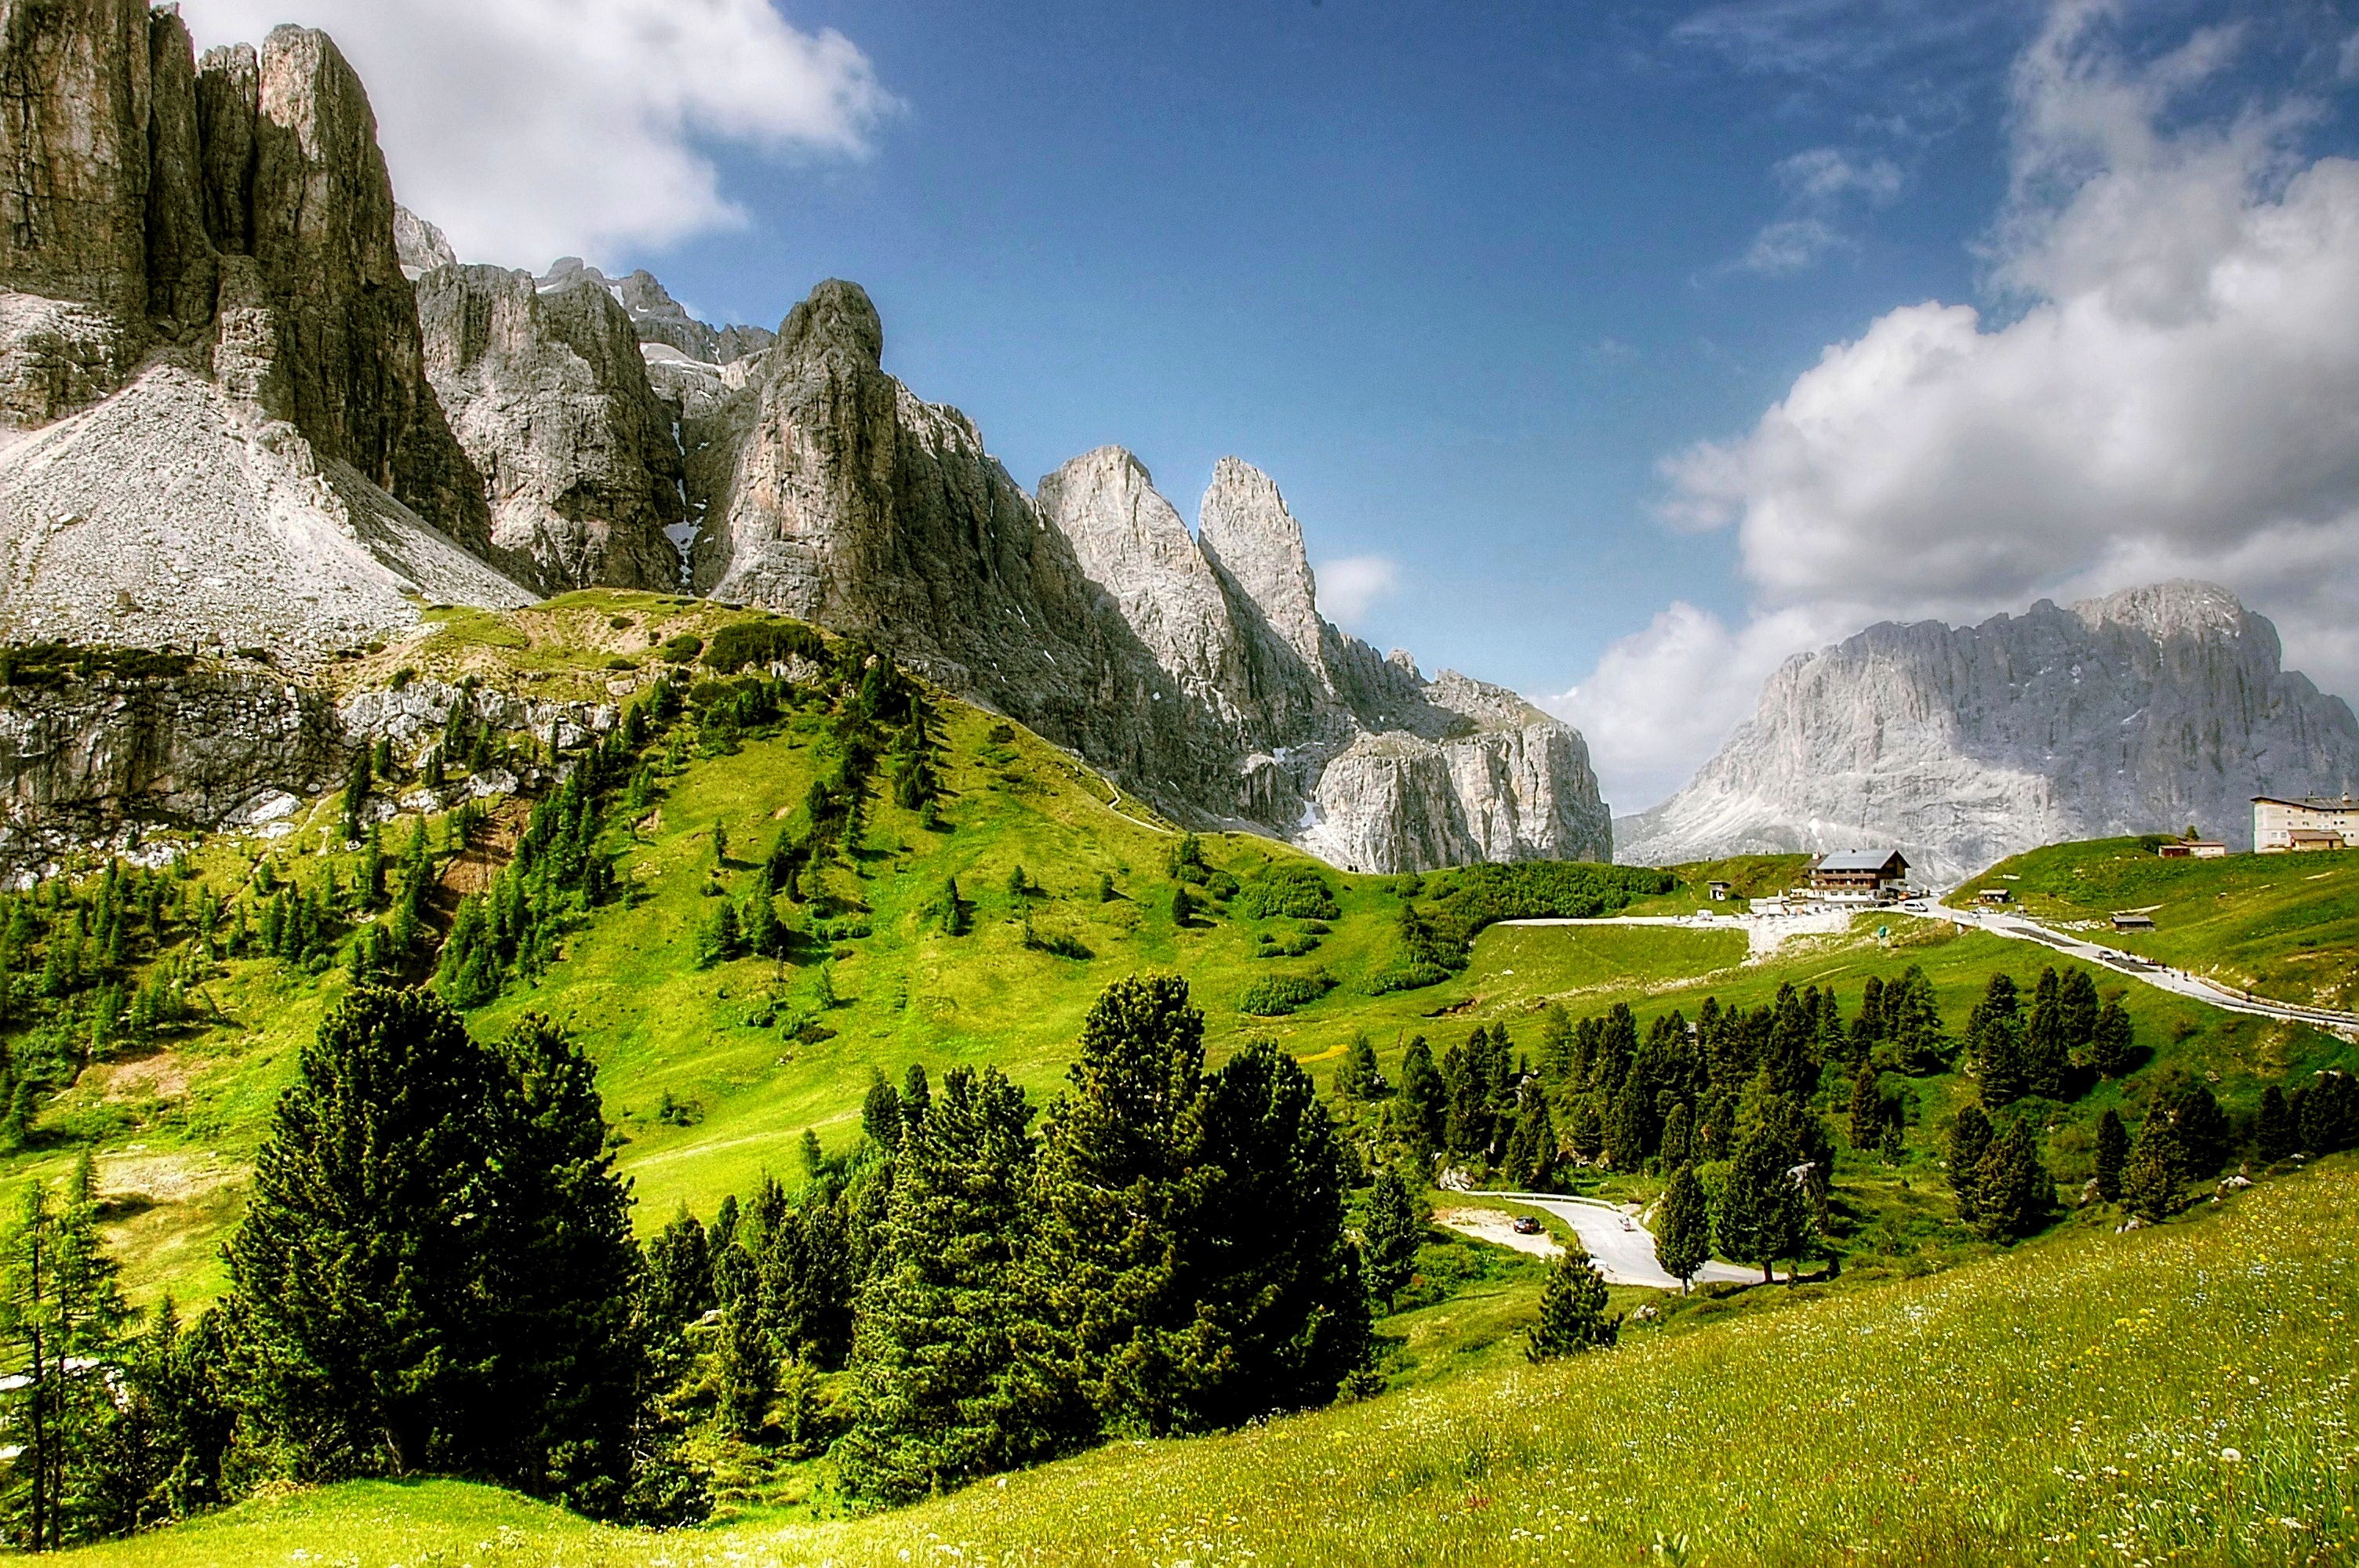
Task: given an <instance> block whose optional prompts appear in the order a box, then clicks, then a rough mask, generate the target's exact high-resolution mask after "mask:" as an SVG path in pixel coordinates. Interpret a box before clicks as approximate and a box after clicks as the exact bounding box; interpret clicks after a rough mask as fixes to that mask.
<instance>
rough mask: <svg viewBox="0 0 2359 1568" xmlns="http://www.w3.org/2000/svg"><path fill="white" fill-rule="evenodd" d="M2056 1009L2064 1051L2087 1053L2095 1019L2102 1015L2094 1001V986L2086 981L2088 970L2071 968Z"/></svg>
mask: <svg viewBox="0 0 2359 1568" xmlns="http://www.w3.org/2000/svg"><path fill="white" fill-rule="evenodd" d="M2057 1005H2058V1007H2059V1009H2060V1012H2061V1014H2062V1017H2063V1022H2064V1044H2065V1047H2066V1049H2068V1050H2071V1051H2085V1050H2087V1049H2088V1048H2089V1046H2090V1044H2091V1043H2092V1042H2093V1041H2094V1040H2095V1039H2096V1037H2097V1017H2098V1014H2099V1013H2100V1012H2101V1011H2103V1009H2102V1008H2101V1007H2100V1006H2099V1004H2098V1001H2097V982H2096V981H2095V980H2093V979H2090V978H2089V971H2088V970H2086V969H2082V968H2075V969H2072V970H2071V971H2070V972H2069V973H2067V974H2066V975H2065V977H2064V983H2063V985H2062V987H2061V988H2060V989H2059V991H2058V993H2057Z"/></svg>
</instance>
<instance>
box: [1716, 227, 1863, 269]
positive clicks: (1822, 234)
mask: <svg viewBox="0 0 2359 1568" xmlns="http://www.w3.org/2000/svg"><path fill="white" fill-rule="evenodd" d="M1844 243H1846V242H1845V241H1844V239H1843V236H1842V235H1841V234H1838V233H1836V232H1835V231H1834V228H1833V226H1832V224H1830V223H1828V222H1825V221H1823V220H1821V219H1818V218H1786V219H1781V220H1779V221H1778V222H1775V223H1772V224H1770V225H1768V226H1767V228H1765V229H1763V230H1762V231H1761V232H1759V233H1757V234H1756V235H1754V236H1753V243H1752V244H1751V245H1750V246H1749V247H1747V248H1746V250H1745V256H1744V259H1743V260H1741V261H1739V262H1738V263H1737V264H1736V265H1738V266H1740V267H1742V268H1743V269H1744V270H1745V271H1746V272H1757V273H1761V274H1763V275H1765V276H1769V277H1778V276H1784V275H1785V274H1787V273H1793V272H1800V271H1801V270H1802V269H1803V268H1805V267H1807V266H1809V265H1810V264H1811V263H1812V262H1815V261H1817V260H1818V259H1819V258H1820V257H1821V256H1822V255H1825V254H1827V253H1828V252H1829V251H1832V250H1834V249H1836V248H1837V247H1838V246H1841V245H1843V244H1844Z"/></svg>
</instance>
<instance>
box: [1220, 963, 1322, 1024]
mask: <svg viewBox="0 0 2359 1568" xmlns="http://www.w3.org/2000/svg"><path fill="white" fill-rule="evenodd" d="M1333 989H1335V980H1334V977H1332V975H1329V974H1328V973H1327V972H1326V971H1325V970H1323V969H1321V970H1320V971H1318V972H1317V973H1314V974H1308V975H1273V976H1271V977H1270V978H1269V979H1262V980H1256V981H1255V982H1254V983H1253V984H1251V985H1249V986H1247V987H1246V988H1245V991H1244V993H1243V994H1242V995H1240V996H1239V997H1238V998H1237V1011H1239V1012H1249V1013H1251V1014H1253V1016H1255V1017H1256V1018H1284V1017H1285V1016H1286V1015H1287V1014H1288V1013H1289V1012H1293V1011H1297V1010H1298V1009H1300V1008H1306V1007H1309V1006H1310V1004H1311V1003H1312V1002H1314V1001H1317V1000H1319V999H1320V998H1321V997H1322V996H1325V995H1326V994H1327V993H1328V992H1329V991H1331V990H1333Z"/></svg>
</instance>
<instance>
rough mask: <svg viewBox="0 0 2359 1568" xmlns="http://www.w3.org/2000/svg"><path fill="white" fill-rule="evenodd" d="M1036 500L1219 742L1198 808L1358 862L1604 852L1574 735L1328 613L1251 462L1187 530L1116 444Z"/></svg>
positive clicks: (1226, 462) (1227, 477)
mask: <svg viewBox="0 0 2359 1568" xmlns="http://www.w3.org/2000/svg"><path fill="white" fill-rule="evenodd" d="M1038 496H1039V507H1040V512H1041V514H1042V516H1043V518H1044V519H1046V520H1047V522H1048V523H1049V524H1050V526H1052V527H1053V528H1055V529H1056V530H1057V531H1058V532H1059V533H1060V534H1062V535H1064V536H1065V537H1066V538H1067V539H1068V540H1070V541H1071V545H1072V548H1073V552H1074V555H1075V557H1076V558H1077V560H1078V561H1079V562H1080V563H1081V566H1082V569H1083V570H1084V571H1085V572H1086V573H1087V574H1088V576H1089V577H1090V578H1091V579H1092V580H1093V582H1094V583H1096V584H1097V585H1098V586H1099V587H1100V589H1103V592H1104V593H1105V595H1106V598H1107V603H1106V608H1108V609H1110V610H1111V611H1113V612H1114V614H1117V615H1119V616H1120V617H1121V618H1122V620H1123V621H1124V622H1125V625H1127V626H1128V628H1129V629H1130V631H1131V633H1132V634H1133V635H1134V636H1135V637H1136V639H1137V640H1138V642H1139V643H1140V645H1141V646H1142V647H1143V648H1144V649H1145V650H1146V651H1147V653H1148V654H1150V655H1151V656H1152V657H1153V658H1154V659H1155V661H1156V663H1157V665H1158V668H1159V670H1160V671H1161V673H1162V674H1163V676H1166V677H1167V678H1168V679H1169V682H1170V690H1169V696H1170V697H1171V698H1172V700H1173V701H1175V702H1177V703H1179V704H1181V705H1183V706H1184V707H1185V708H1187V709H1189V710H1190V717H1191V718H1193V719H1195V721H1196V725H1197V728H1198V729H1199V730H1201V731H1203V732H1207V733H1209V734H1211V735H1212V736H1215V737H1217V738H1218V740H1219V741H1222V742H1225V743H1226V745H1227V746H1228V747H1229V751H1228V754H1227V762H1228V767H1229V769H1230V774H1231V779H1232V790H1233V793H1232V794H1231V796H1230V798H1229V799H1227V800H1218V799H1208V800H1201V801H1198V802H1196V803H1194V804H1196V805H1197V806H1199V807H1200V808H1204V807H1209V808H1211V809H1212V810H1215V811H1217V812H1219V813H1221V814H1223V815H1227V816H1233V817H1235V818H1242V819H1244V820H1245V821H1246V822H1248V823H1251V824H1252V825H1254V826H1255V827H1258V828H1260V829H1262V830H1263V831H1267V832H1273V833H1277V834H1278V835H1279V836H1281V837H1285V838H1291V839H1292V840H1293V841H1295V842H1296V843H1298V844H1300V845H1302V846H1303V847H1304V848H1306V849H1310V850H1311V851H1312V852H1314V853H1316V854H1319V855H1321V856H1323V857H1324V858H1326V859H1327V860H1332V861H1333V862H1334V863H1335V864H1337V865H1339V866H1343V867H1345V868H1347V869H1350V870H1354V871H1414V870H1427V869H1430V868H1433V867H1437V866H1445V865H1459V864H1463V863H1465V862H1467V861H1470V860H1529V859H1536V858H1548V859H1565V860H1605V859H1609V858H1611V856H1612V853H1613V837H1612V823H1611V820H1610V816H1609V814H1608V813H1607V810H1606V807H1605V806H1604V805H1603V802H1601V801H1600V800H1599V799H1598V795H1597V780H1596V776H1595V774H1594V773H1593V772H1592V771H1591V769H1590V766H1589V758H1588V751H1587V748H1586V747H1585V746H1584V745H1583V744H1582V740H1581V737H1580V736H1579V734H1577V733H1576V732H1575V731H1573V730H1571V729H1569V728H1568V727H1566V726H1565V725H1563V724H1560V723H1559V722H1557V721H1556V720H1555V719H1550V718H1549V717H1548V716H1547V715H1546V714H1543V713H1541V712H1539V711H1538V710H1537V709H1535V708H1532V707H1531V706H1530V705H1529V704H1527V703H1526V702H1524V701H1523V700H1522V699H1521V698H1520V697H1516V696H1515V695H1514V694H1513V693H1512V692H1507V691H1505V690H1502V689H1501V688H1499V687H1489V686H1484V684H1483V683H1481V682H1479V681H1473V680H1469V679H1467V678H1466V677H1465V676H1460V675H1457V674H1455V673H1454V672H1444V673H1443V675H1442V676H1440V678H1438V679H1437V680H1434V681H1432V682H1430V683H1429V682H1427V681H1425V680H1423V679H1421V678H1420V677H1419V675H1418V673H1417V668H1416V665H1414V664H1413V663H1411V662H1410V661H1409V659H1408V655H1407V654H1395V655H1394V656H1393V657H1391V658H1389V659H1387V658H1380V657H1378V656H1377V654H1376V652H1375V649H1373V648H1371V647H1369V646H1368V645H1367V644H1366V643H1362V642H1360V641H1359V640H1358V639H1356V638H1353V637H1350V636H1347V635H1346V634H1345V633H1343V632H1341V631H1339V630H1338V629H1337V628H1336V627H1335V626H1334V625H1333V624H1332V623H1331V622H1327V621H1326V620H1325V619H1323V618H1322V617H1321V615H1320V614H1319V608H1318V584H1317V581H1316V579H1315V577H1314V576H1313V574H1312V572H1311V569H1310V557H1309V554H1308V552H1307V551H1306V550H1305V548H1304V546H1303V540H1302V529H1301V525H1300V524H1299V523H1298V522H1297V521H1296V520H1295V518H1294V516H1293V514H1291V513H1290V512H1289V511H1288V509H1287V506H1286V502H1285V498H1284V497H1283V496H1282V495H1280V494H1279V492H1278V489H1277V485H1276V484H1274V483H1272V482H1271V481H1270V480H1269V478H1268V477H1267V476H1266V475H1265V474H1263V473H1262V472H1261V471H1260V470H1257V469H1256V468H1254V467H1253V466H1252V465H1250V464H1248V463H1245V462H1244V461H1243V460H1239V459H1236V458H1224V459H1223V460H1221V462H1220V463H1219V464H1218V465H1217V466H1216V468H1215V469H1214V471H1213V476H1212V485H1211V487H1210V489H1208V490H1207V491H1206V492H1205V495H1204V499H1203V503H1202V505H1201V508H1200V511H1199V517H1200V524H1199V533H1198V535H1197V536H1195V537H1193V538H1191V537H1190V535H1189V534H1188V531H1187V528H1186V526H1185V525H1184V524H1182V523H1181V522H1180V515H1179V513H1178V512H1177V511H1176V510H1175V509H1173V507H1172V506H1171V504H1170V503H1169V502H1167V501H1165V500H1164V499H1163V497H1162V496H1160V495H1158V493H1156V492H1155V489H1154V483H1153V481H1152V479H1151V478H1150V477H1149V475H1148V474H1147V470H1146V467H1145V466H1144V465H1143V464H1141V463H1140V462H1139V461H1138V460H1136V458H1134V457H1132V456H1131V455H1130V454H1129V453H1127V452H1125V451H1123V450H1122V449H1120V448H1115V447H1108V448H1101V449H1098V450H1097V451H1094V452H1090V453H1087V454H1085V455H1083V456H1082V457H1080V458H1076V459H1074V460H1072V461H1071V462H1069V463H1067V464H1066V465H1065V466H1064V467H1063V468H1061V469H1060V470H1057V471H1056V472H1055V473H1053V474H1050V475H1049V477H1048V478H1046V479H1044V480H1042V481H1040V487H1039V492H1038ZM1161 691H1162V688H1160V687H1158V692H1157V694H1156V697H1155V699H1156V700H1158V701H1159V700H1160V694H1161Z"/></svg>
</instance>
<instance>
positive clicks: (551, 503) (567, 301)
mask: <svg viewBox="0 0 2359 1568" xmlns="http://www.w3.org/2000/svg"><path fill="white" fill-rule="evenodd" d="M418 310H419V320H420V322H421V323H422V325H423V327H424V330H425V341H426V363H427V373H428V374H429V377H430V378H431V380H432V382H433V384H434V390H435V392H436V394H437V395H439V396H440V400H441V403H442V406H443V407H444V409H446V410H447V411H448V413H449V416H450V418H451V426H452V428H453V429H454V430H455V431H456V433H457V435H458V438H459V442H460V445H461V446H462V447H463V448H464V449H465V450H466V453H467V456H468V457H469V459H470V460H473V464H474V466H475V468H476V469H477V470H478V471H480V472H481V473H482V475H483V476H484V487H485V492H486V494H487V496H488V498H489V500H490V503H491V510H492V541H493V543H494V544H495V546H498V547H499V548H501V549H502V550H505V551H507V552H511V553H513V554H515V555H516V556H520V557H527V558H528V559H530V560H531V561H532V562H533V563H534V565H535V567H536V568H538V574H539V579H540V581H541V583H542V585H543V586H545V587H548V588H551V589H574V588H589V587H593V586H603V587H612V588H636V589H670V588H673V587H676V586H677V585H678V584H679V577H680V556H679V551H678V550H677V549H676V548H674V547H673V545H672V542H671V540H670V539H669V538H668V537H667V536H666V535H665V532H664V530H666V529H667V528H669V527H672V526H674V525H676V524H679V522H680V521H681V520H682V517H683V514H684V511H685V503H684V500H683V491H682V478H681V469H680V460H679V449H678V447H677V446H676V445H675V444H674V438H673V435H672V425H673V418H672V416H671V414H670V413H669V410H667V409H666V408H665V407H664V406H663V405H662V404H660V403H659V402H658V401H657V398H656V395H655V393H654V392H653V390H651V388H650V387H649V385H648V382H647V365H646V362H644V361H643V360H642V359H641V357H640V354H639V344H638V338H637V334H636V332H635V331H634V330H633V329H632V325H631V319H630V316H629V314H628V312H626V311H625V309H624V308H623V307H622V306H621V305H620V304H619V303H618V302H616V300H615V299H614V296H613V295H611V294H609V293H608V292H607V291H606V290H605V289H603V288H600V287H596V286H595V285H593V284H592V283H590V282H588V281H587V280H586V279H582V278H576V279H574V280H573V281H571V282H570V283H564V284H560V285H556V286H553V287H542V286H540V285H538V283H536V281H535V280H534V278H533V276H532V275H531V274H529V273H524V272H506V271H502V270H501V269H500V268H498V267H488V266H446V267H442V268H440V269H438V270H436V271H434V272H430V273H429V274H427V275H426V276H424V277H423V278H422V279H420V280H419V284H418Z"/></svg>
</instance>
